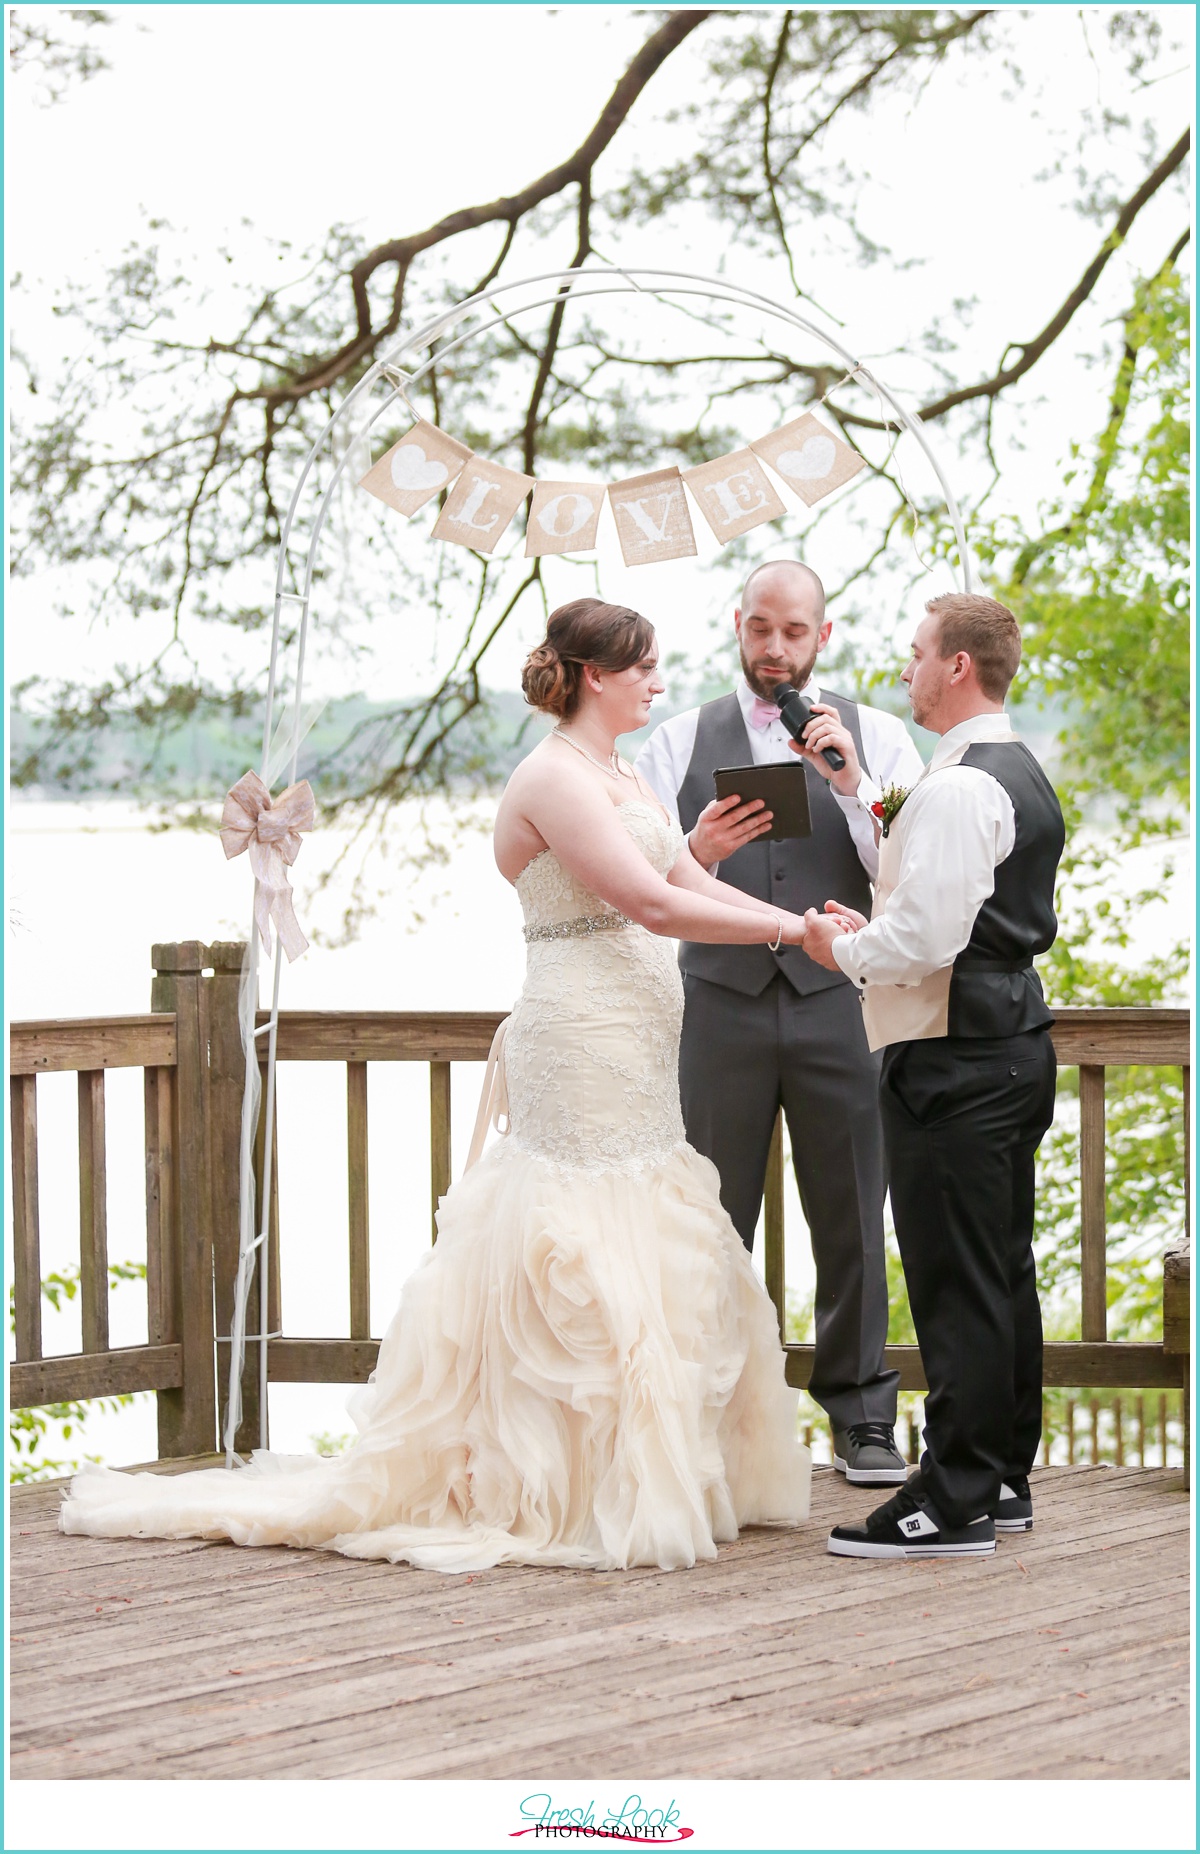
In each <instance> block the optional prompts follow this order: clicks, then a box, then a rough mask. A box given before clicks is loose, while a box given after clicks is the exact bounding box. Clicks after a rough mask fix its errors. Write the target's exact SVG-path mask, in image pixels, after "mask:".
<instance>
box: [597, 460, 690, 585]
mask: <svg viewBox="0 0 1200 1854" xmlns="http://www.w3.org/2000/svg"><path fill="white" fill-rule="evenodd" d="M608 500H609V505H610V507H611V508H612V512H613V517H614V519H615V521H616V524H617V539H618V540H619V541H620V543H621V554H622V557H623V559H624V561H625V565H626V566H647V565H649V563H650V562H651V561H652V560H680V559H682V558H683V557H684V556H685V555H686V554H694V553H695V551H696V537H695V535H694V534H693V533H692V518H691V516H690V515H689V514H688V507H687V497H686V496H685V495H684V493H683V478H682V477H681V476H680V474H679V471H678V469H677V468H676V467H675V465H674V464H672V465H671V467H670V468H669V469H668V470H650V471H648V472H647V474H646V475H645V476H630V477H627V478H626V479H625V481H624V482H623V483H610V484H609V486H608Z"/></svg>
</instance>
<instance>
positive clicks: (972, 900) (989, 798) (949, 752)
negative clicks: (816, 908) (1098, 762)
mask: <svg viewBox="0 0 1200 1854" xmlns="http://www.w3.org/2000/svg"><path fill="white" fill-rule="evenodd" d="M1016 738H1017V736H1016V735H1015V734H1014V733H1013V730H1012V724H1011V722H1010V721H1009V718H1008V716H1007V715H1006V714H984V715H972V717H971V719H970V720H969V721H960V722H959V724H958V726H957V727H952V728H951V729H950V731H949V732H948V733H946V734H943V735H942V737H941V739H940V740H939V742H938V744H937V747H936V749H935V751H934V755H933V758H932V759H931V760H930V762H929V766H928V768H927V770H926V771H925V773H924V774H923V775H922V777H921V779H920V781H919V782H918V784H917V785H915V786H914V787H913V790H912V791H911V792H910V794H909V796H908V798H907V799H906V800H905V802H904V811H903V820H904V822H903V827H902V829H898V827H897V826H896V825H895V824H894V825H893V826H892V829H893V830H894V831H897V834H898V835H899V837H900V844H899V849H900V866H899V871H898V873H897V876H896V881H895V885H894V887H893V888H892V889H891V892H890V893H888V894H887V895H882V894H881V896H880V898H879V899H877V901H876V906H877V907H879V905H880V900H882V909H881V911H880V912H879V913H877V914H876V916H875V918H874V919H873V920H872V921H871V922H870V923H869V924H868V925H867V926H866V927H864V928H863V929H862V931H861V932H860V933H855V934H842V935H841V936H840V937H839V938H838V939H836V940H835V941H834V942H833V944H832V946H831V948H830V951H831V952H832V954H833V957H834V958H835V959H836V960H837V962H838V965H839V966H840V967H841V968H842V971H843V972H844V973H845V974H846V976H847V978H850V979H852V980H853V981H854V983H855V984H856V985H857V986H859V987H860V989H861V987H862V986H864V985H868V984H870V985H918V984H920V982H921V980H922V979H924V978H927V977H928V976H929V975H930V973H932V972H940V971H942V969H943V968H944V967H946V966H949V965H952V964H953V962H954V960H955V959H956V958H957V956H958V954H959V953H961V952H962V950H963V947H964V946H965V945H966V944H967V941H968V940H969V939H970V938H971V931H972V929H973V928H974V925H975V920H976V917H977V915H978V913H979V910H980V908H981V907H982V906H983V904H984V902H985V901H986V900H987V899H988V896H989V895H990V894H991V893H992V891H993V889H994V888H995V886H996V869H997V866H998V865H999V864H1000V863H1002V862H1003V861H1004V859H1005V857H1006V856H1010V855H1011V854H1012V847H1013V844H1014V843H1015V841H1016V818H1015V815H1014V813H1013V805H1012V799H1011V798H1010V797H1009V795H1008V793H1007V792H1006V791H1005V789H1004V787H1003V786H1002V785H1001V784H1000V782H999V780H998V779H993V778H992V776H991V774H990V773H987V772H985V771H984V770H983V768H982V767H981V766H962V765H960V764H959V761H960V760H961V759H962V756H963V754H964V753H965V752H966V751H967V748H968V747H971V746H974V745H976V744H977V743H978V742H979V741H1004V740H1015V739H1016Z"/></svg>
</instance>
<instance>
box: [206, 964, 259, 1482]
mask: <svg viewBox="0 0 1200 1854" xmlns="http://www.w3.org/2000/svg"><path fill="white" fill-rule="evenodd" d="M245 956H246V946H245V942H244V941H242V940H217V941H214V943H213V944H212V945H211V946H209V947H207V948H206V949H205V964H206V965H208V966H211V967H212V976H211V978H206V979H205V981H204V989H203V1001H204V1016H205V1028H206V1032H207V1040H208V1068H207V1071H206V1114H205V1121H206V1125H207V1129H208V1167H209V1177H210V1178H211V1180H212V1242H213V1301H214V1307H215V1318H216V1331H217V1337H218V1340H225V1339H228V1337H229V1333H230V1329H231V1327H232V1325H233V1304H234V1298H235V1290H236V1287H237V1272H238V1249H239V1246H240V1239H241V1215H240V1204H239V1200H240V1196H241V1191H240V1184H241V1163H242V1095H243V1093H244V1091H245V1086H246V1055H245V1051H244V1050H243V1048H242V1029H241V1022H240V1019H239V1015H238V994H239V992H240V990H241V982H242V962H243V960H244V959H245ZM256 1002H257V1001H256ZM246 1331H247V1334H251V1333H256V1332H257V1331H258V1278H257V1273H256V1274H255V1277H254V1279H253V1280H252V1282H251V1286H250V1299H249V1301H248V1303H247V1307H246ZM257 1360H258V1347H257V1346H256V1345H249V1344H248V1345H247V1347H246V1369H245V1371H244V1372H243V1374H242V1420H241V1423H240V1424H239V1426H238V1432H237V1435H236V1437H235V1439H234V1440H235V1447H236V1448H237V1450H238V1452H239V1453H248V1452H249V1451H250V1450H251V1449H252V1448H257V1447H258V1369H257ZM228 1401H229V1348H228V1346H227V1345H222V1344H219V1345H218V1347H217V1413H218V1429H219V1433H220V1434H221V1435H224V1433H225V1409H226V1406H227V1404H228Z"/></svg>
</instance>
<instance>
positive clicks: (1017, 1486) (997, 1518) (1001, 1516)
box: [988, 1474, 1033, 1532]
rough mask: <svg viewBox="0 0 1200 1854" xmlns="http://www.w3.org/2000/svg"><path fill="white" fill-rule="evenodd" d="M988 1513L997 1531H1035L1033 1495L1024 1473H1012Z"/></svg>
mask: <svg viewBox="0 0 1200 1854" xmlns="http://www.w3.org/2000/svg"><path fill="white" fill-rule="evenodd" d="M988 1514H989V1516H990V1518H991V1520H992V1523H993V1525H994V1526H995V1528H996V1530H997V1532H1032V1531H1033V1496H1032V1495H1031V1493H1030V1491H1029V1482H1028V1480H1027V1479H1026V1477H1025V1475H1023V1474H1010V1475H1009V1476H1008V1478H1007V1479H1006V1480H1005V1482H1004V1484H1003V1486H1002V1487H1001V1489H1000V1497H999V1499H998V1500H997V1501H996V1504H995V1506H991V1507H989V1508H988Z"/></svg>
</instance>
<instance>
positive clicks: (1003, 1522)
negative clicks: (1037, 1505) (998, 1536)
mask: <svg viewBox="0 0 1200 1854" xmlns="http://www.w3.org/2000/svg"><path fill="white" fill-rule="evenodd" d="M992 1524H993V1525H994V1526H995V1528H996V1530H997V1532H1032V1531H1033V1521H1032V1519H994V1520H993V1521H992Z"/></svg>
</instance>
